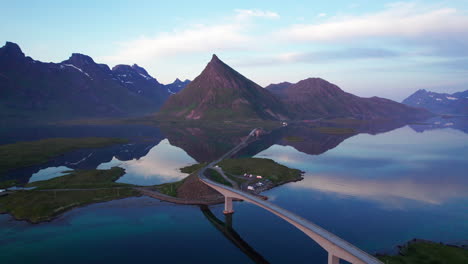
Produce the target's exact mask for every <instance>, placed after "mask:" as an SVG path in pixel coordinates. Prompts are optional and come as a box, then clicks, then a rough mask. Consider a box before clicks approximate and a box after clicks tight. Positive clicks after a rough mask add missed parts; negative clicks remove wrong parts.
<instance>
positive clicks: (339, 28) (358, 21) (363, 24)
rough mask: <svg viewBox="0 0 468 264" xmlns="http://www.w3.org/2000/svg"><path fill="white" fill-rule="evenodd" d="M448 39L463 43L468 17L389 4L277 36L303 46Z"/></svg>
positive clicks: (445, 10) (290, 29) (298, 26)
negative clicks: (375, 10) (351, 41)
mask: <svg viewBox="0 0 468 264" xmlns="http://www.w3.org/2000/svg"><path fill="white" fill-rule="evenodd" d="M447 35H451V36H452V37H457V38H460V37H462V36H465V37H463V38H465V39H466V38H467V37H466V36H467V35H468V17H467V16H466V15H464V14H462V13H461V12H459V11H458V10H456V9H454V8H439V9H433V8H431V7H425V6H421V5H417V4H413V3H397V4H392V5H389V6H387V9H386V10H384V11H382V12H378V13H374V14H366V15H361V16H336V17H332V18H329V19H328V20H327V21H326V22H323V23H315V24H296V25H292V26H290V27H287V28H285V29H282V30H280V32H279V33H278V36H279V37H280V38H285V39H288V40H293V41H305V42H316V41H342V40H346V39H363V38H381V37H397V38H419V37H423V36H431V37H441V36H447Z"/></svg>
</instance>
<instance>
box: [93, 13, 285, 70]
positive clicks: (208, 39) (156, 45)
mask: <svg viewBox="0 0 468 264" xmlns="http://www.w3.org/2000/svg"><path fill="white" fill-rule="evenodd" d="M255 18H265V19H276V18H279V15H278V14H277V13H275V12H272V11H264V10H248V9H236V10H235V11H234V14H233V15H232V16H231V17H230V19H226V20H223V21H222V22H221V23H211V24H210V25H204V24H198V25H193V26H190V27H188V28H184V29H176V30H173V31H171V32H163V33H159V34H157V35H156V36H154V37H147V36H142V37H140V38H138V39H134V40H129V41H127V42H124V43H120V44H119V46H120V47H119V49H118V50H117V52H116V53H115V54H112V55H109V56H104V57H101V58H100V59H101V60H102V61H106V62H110V63H122V62H126V63H133V62H136V61H138V62H141V63H144V62H147V61H151V60H154V59H157V58H161V57H170V56H174V55H181V54H187V53H200V52H208V53H213V52H218V51H221V50H222V51H232V50H235V51H238V50H248V49H251V48H252V46H254V45H255V44H254V43H255V42H256V41H255V40H256V39H257V38H256V37H254V36H252V35H250V34H249V29H250V26H251V24H252V23H251V21H252V20H253V19H255Z"/></svg>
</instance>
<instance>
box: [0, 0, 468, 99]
mask: <svg viewBox="0 0 468 264" xmlns="http://www.w3.org/2000/svg"><path fill="white" fill-rule="evenodd" d="M0 6H1V10H2V12H1V13H2V16H1V17H0V45H3V43H5V42H6V41H11V42H15V43H17V44H18V45H20V47H21V48H22V50H23V52H24V53H25V54H26V55H27V56H30V57H32V58H33V59H36V60H40V61H44V62H61V61H63V60H66V59H67V58H68V57H70V55H71V54H72V53H82V54H86V55H89V56H91V57H92V58H93V59H94V60H95V61H96V62H98V63H106V64H108V65H109V66H110V67H113V66H115V65H117V64H134V63H136V64H138V65H140V66H142V67H144V68H145V69H146V70H147V71H148V72H149V74H150V75H152V76H153V77H155V78H156V79H158V80H159V81H160V82H162V83H170V82H172V81H174V79H175V78H180V79H193V78H195V77H196V76H197V75H198V74H200V72H201V71H202V70H203V68H204V67H205V65H206V64H207V63H208V62H209V60H210V59H211V56H212V54H217V55H218V57H219V58H220V59H221V60H223V61H224V62H225V63H227V64H228V65H230V66H231V67H233V68H234V69H236V70H237V71H239V72H240V73H241V74H243V75H244V76H246V77H247V78H249V79H251V80H253V81H254V82H256V83H258V84H260V85H261V86H266V85H268V84H270V83H278V82H283V81H288V82H293V83H294V82H297V81H300V80H302V79H306V78H309V77H320V78H323V79H326V80H328V81H330V82H332V83H334V84H337V85H338V86H340V87H341V88H342V89H343V90H345V91H347V92H351V93H354V94H356V95H359V96H364V97H371V96H380V97H386V98H390V99H393V100H397V101H401V100H402V99H404V98H406V97H407V96H409V95H410V94H411V93H413V92H414V91H416V90H418V89H427V90H432V91H436V92H449V93H451V92H456V91H461V90H467V89H468V0H452V1H431V0H426V1H405V2H396V1H383V0H380V1H360V0H356V1H353V0H348V1H341V0H337V1H334V0H328V1H310V0H303V1H294V0H291V1H284V0H283V1H273V0H248V1H245V0H236V1H219V0H216V1H203V0H199V1H176V0H174V1H159V0H156V1H154V0H153V1H150V0H140V1H126V0H112V1H107V0H101V1H95V0H81V1H63V0H61V1H59V0H41V1H36V0H29V1H23V0H15V1H7V0H0Z"/></svg>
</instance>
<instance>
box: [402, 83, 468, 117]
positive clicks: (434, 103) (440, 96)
mask: <svg viewBox="0 0 468 264" xmlns="http://www.w3.org/2000/svg"><path fill="white" fill-rule="evenodd" d="M403 104H406V105H409V106H414V107H422V108H425V109H427V110H429V111H431V112H433V113H437V114H450V115H465V116H468V90H467V91H464V92H458V93H454V94H446V93H435V92H430V91H426V90H424V89H422V90H418V91H416V92H415V93H414V94H412V95H410V96H409V97H408V98H406V99H405V100H403Z"/></svg>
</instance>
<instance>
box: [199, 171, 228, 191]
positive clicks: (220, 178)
mask: <svg viewBox="0 0 468 264" xmlns="http://www.w3.org/2000/svg"><path fill="white" fill-rule="evenodd" d="M205 175H206V176H207V177H208V178H210V179H211V180H213V181H215V182H217V183H221V184H224V185H226V186H229V187H232V184H231V183H230V182H228V181H226V179H224V177H223V176H221V174H219V172H217V171H215V170H213V169H207V170H206V172H205Z"/></svg>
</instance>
